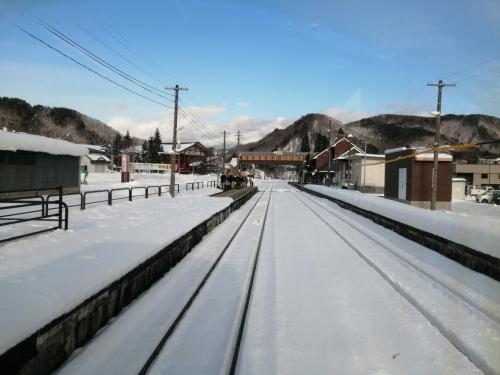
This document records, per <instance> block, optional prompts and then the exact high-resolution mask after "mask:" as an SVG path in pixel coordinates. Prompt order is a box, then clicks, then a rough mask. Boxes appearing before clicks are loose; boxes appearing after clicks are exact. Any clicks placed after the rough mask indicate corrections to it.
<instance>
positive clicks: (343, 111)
mask: <svg viewBox="0 0 500 375" xmlns="http://www.w3.org/2000/svg"><path fill="white" fill-rule="evenodd" d="M323 113H324V114H326V115H328V116H330V117H333V118H334V119H336V120H339V121H340V122H342V123H344V124H347V123H349V122H352V121H357V120H360V119H362V118H366V117H370V116H373V115H374V113H370V112H367V111H362V110H356V109H348V108H341V107H334V108H329V109H326V110H324V111H323Z"/></svg>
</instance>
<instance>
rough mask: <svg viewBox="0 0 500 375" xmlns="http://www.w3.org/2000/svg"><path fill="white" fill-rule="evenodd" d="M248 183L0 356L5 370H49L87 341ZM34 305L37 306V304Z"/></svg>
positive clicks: (40, 374) (221, 216) (223, 214)
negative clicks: (215, 210)
mask: <svg viewBox="0 0 500 375" xmlns="http://www.w3.org/2000/svg"><path fill="white" fill-rule="evenodd" d="M256 192H257V188H250V189H248V191H247V192H246V193H245V194H243V195H241V196H239V197H238V198H237V199H235V200H234V201H233V203H231V205H230V206H228V207H227V208H225V209H224V210H222V211H219V212H218V213H216V214H214V215H212V216H211V217H210V218H209V219H207V220H206V221H204V222H203V223H201V224H199V225H198V226H196V227H195V228H193V229H192V230H190V231H189V232H188V233H186V234H184V235H183V236H182V237H180V238H178V239H177V240H176V241H174V242H173V243H171V244H169V245H168V246H166V247H165V248H164V249H162V250H161V251H160V252H158V253H157V254H156V255H154V256H153V257H151V258H149V259H148V260H146V261H145V262H143V263H142V264H140V265H138V266H137V267H135V268H134V269H133V270H132V271H130V272H129V273H127V274H126V275H124V276H122V277H121V278H120V279H119V280H116V281H115V282H113V283H112V284H111V285H108V286H107V287H106V288H104V289H103V290H101V291H99V292H98V293H96V294H94V295H93V296H91V297H90V298H88V299H87V300H86V301H84V302H83V303H81V304H80V305H79V306H76V307H75V308H74V309H73V310H71V311H69V312H68V313H66V314H64V315H62V316H60V317H58V318H56V319H54V320H53V321H52V322H50V323H49V324H47V325H46V326H45V327H40V329H39V330H38V331H37V332H34V333H33V334H32V335H31V336H30V337H28V338H26V339H24V340H23V341H21V342H20V343H19V344H17V345H16V346H14V347H12V348H11V349H9V350H8V351H7V352H5V353H3V354H2V355H1V356H0V372H1V373H2V374H37V375H44V374H50V373H51V372H53V371H54V370H55V369H57V368H58V367H59V366H60V365H61V364H62V363H63V362H64V361H65V360H66V359H67V358H68V357H69V356H70V354H71V353H72V352H73V351H74V350H75V349H77V348H78V347H81V346H83V345H84V344H85V343H87V342H88V341H89V340H90V339H91V338H92V337H93V336H94V334H95V333H96V332H97V331H98V330H99V329H100V328H101V327H103V326H104V325H106V324H107V322H108V321H109V320H110V319H111V318H113V317H114V316H116V315H118V313H119V312H120V311H121V310H122V309H123V308H124V307H125V306H127V305H128V304H129V303H130V302H132V301H133V300H134V299H135V298H137V297H138V296H139V295H140V294H141V293H142V292H144V291H146V290H147V289H148V288H149V287H150V286H151V285H152V284H153V283H155V282H156V281H157V280H158V279H160V278H161V277H162V276H163V275H164V274H165V273H166V272H168V270H169V269H170V268H172V267H173V266H175V264H177V262H179V261H180V260H181V259H182V258H184V256H186V254H187V253H188V252H189V251H190V250H191V249H192V248H193V247H194V246H195V245H197V244H198V243H199V242H200V241H201V240H202V238H203V236H205V235H206V234H207V233H208V232H210V231H211V230H213V229H214V228H215V227H217V225H219V224H220V223H222V222H223V221H224V220H225V219H226V218H227V217H228V216H229V215H230V214H231V212H233V211H235V210H236V209H238V208H240V207H241V206H242V205H243V204H244V203H245V202H247V201H248V200H249V199H250V198H251V197H252V196H253V195H254V194H255V193H256ZM34 308H35V306H34Z"/></svg>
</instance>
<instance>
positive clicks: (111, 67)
mask: <svg viewBox="0 0 500 375" xmlns="http://www.w3.org/2000/svg"><path fill="white" fill-rule="evenodd" d="M39 24H40V25H41V26H42V27H43V28H44V29H45V30H47V31H48V32H50V33H51V34H53V35H55V36H56V37H58V38H59V39H61V40H63V41H64V42H65V43H67V44H69V45H70V46H72V47H73V48H75V49H76V50H78V51H80V52H82V53H83V54H85V55H86V56H88V57H90V58H91V59H92V60H94V61H95V62H97V63H99V64H100V65H102V66H104V67H105V68H107V69H108V70H111V71H112V72H113V73H116V74H118V75H120V76H121V77H123V78H125V79H126V80H127V81H129V82H131V83H133V84H135V85H137V86H139V87H140V88H142V89H143V90H145V91H148V92H150V93H152V94H154V95H157V96H159V97H161V98H162V99H166V100H169V101H171V102H173V100H172V99H170V98H168V97H166V96H164V95H161V94H158V93H157V92H154V91H153V90H151V89H154V90H157V91H160V90H159V89H157V88H155V87H153V86H151V85H149V84H147V83H145V82H143V81H141V80H139V79H137V78H135V77H132V76H131V75H129V74H127V73H125V72H124V71H123V70H121V69H119V68H117V67H116V66H114V65H112V64H111V63H108V62H107V61H105V60H103V59H101V58H100V57H99V56H97V55H95V54H94V53H92V52H91V51H89V50H88V49H86V48H85V47H83V46H82V45H80V44H79V43H77V42H76V41H74V40H73V39H71V38H70V37H69V36H67V35H65V34H64V33H62V32H61V31H59V30H57V29H56V28H54V27H53V26H51V25H50V24H48V23H46V22H45V21H43V20H40V19H39Z"/></svg>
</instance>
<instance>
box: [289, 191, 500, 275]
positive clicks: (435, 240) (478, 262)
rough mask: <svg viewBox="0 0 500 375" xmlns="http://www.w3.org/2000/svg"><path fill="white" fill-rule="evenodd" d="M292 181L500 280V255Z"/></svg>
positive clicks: (468, 266) (318, 195) (313, 193)
mask: <svg viewBox="0 0 500 375" xmlns="http://www.w3.org/2000/svg"><path fill="white" fill-rule="evenodd" d="M290 185H292V186H294V187H296V188H297V189H300V190H302V191H305V192H307V193H309V194H312V195H315V196H317V197H320V198H325V199H328V200H330V201H332V202H335V203H337V204H338V205H339V206H341V207H342V208H345V209H347V210H350V211H353V212H355V213H357V214H359V215H361V216H364V217H366V218H368V219H371V220H372V221H374V222H375V223H377V224H380V225H382V226H384V227H386V228H388V229H391V230H393V231H394V232H396V233H398V234H400V235H401V236H403V237H406V238H408V239H409V240H412V241H414V242H417V243H419V244H421V245H423V246H425V247H427V248H429V249H432V250H434V251H437V252H438V253H440V254H442V255H444V256H445V257H447V258H450V259H453V260H454V261H456V262H458V263H460V264H462V265H464V266H465V267H467V268H470V269H472V270H474V271H476V272H480V273H482V274H484V275H486V276H489V277H491V278H492V279H495V280H498V281H500V259H498V258H495V257H493V256H491V255H489V254H484V253H482V252H480V251H477V250H475V249H471V248H470V247H467V246H464V245H461V244H459V243H456V242H453V241H450V240H448V239H446V238H443V237H439V236H436V235H435V234H433V233H428V232H425V231H423V230H420V229H417V228H413V227H411V226H409V225H407V224H405V223H401V222H398V221H395V220H392V219H389V218H387V217H385V216H382V215H380V214H377V213H374V212H371V211H367V210H364V209H362V208H360V207H357V206H354V205H352V204H350V203H346V202H344V201H342V200H339V199H337V198H333V197H330V196H328V195H324V194H321V193H318V192H316V191H314V190H309V189H306V188H305V187H304V186H302V185H300V184H297V183H290Z"/></svg>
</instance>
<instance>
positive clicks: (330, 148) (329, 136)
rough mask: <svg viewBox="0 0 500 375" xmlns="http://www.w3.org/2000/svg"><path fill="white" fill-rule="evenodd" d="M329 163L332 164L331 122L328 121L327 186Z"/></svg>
mask: <svg viewBox="0 0 500 375" xmlns="http://www.w3.org/2000/svg"><path fill="white" fill-rule="evenodd" d="M331 163H332V120H330V128H329V129H328V185H330V173H331V172H330V170H331Z"/></svg>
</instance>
